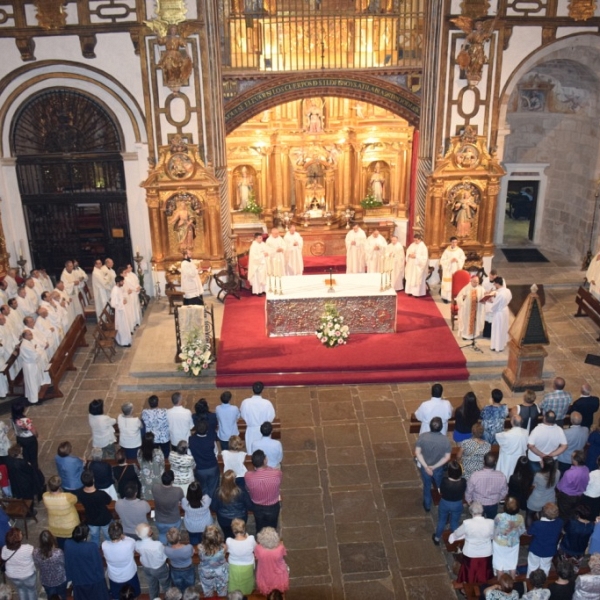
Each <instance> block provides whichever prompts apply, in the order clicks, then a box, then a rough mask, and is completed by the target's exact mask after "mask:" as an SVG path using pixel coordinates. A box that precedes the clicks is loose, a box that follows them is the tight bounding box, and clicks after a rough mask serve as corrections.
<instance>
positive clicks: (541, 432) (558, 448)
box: [527, 410, 568, 472]
mask: <svg viewBox="0 0 600 600" xmlns="http://www.w3.org/2000/svg"><path fill="white" fill-rule="evenodd" d="M567 445H568V444H567V438H566V437H565V432H564V431H563V430H562V428H561V427H559V426H558V425H557V424H556V413H555V412H554V411H553V410H549V411H547V412H546V413H545V414H544V421H543V422H542V423H540V424H539V425H538V426H537V427H536V428H535V429H534V430H533V431H532V432H531V433H530V434H529V439H528V440H527V448H528V449H529V451H528V452H527V456H528V457H529V462H530V464H531V470H532V471H534V472H537V471H539V470H540V469H541V464H540V463H541V460H542V458H543V457H544V456H552V457H553V458H556V457H557V456H558V455H559V454H562V453H563V452H564V451H565V450H566V449H567Z"/></svg>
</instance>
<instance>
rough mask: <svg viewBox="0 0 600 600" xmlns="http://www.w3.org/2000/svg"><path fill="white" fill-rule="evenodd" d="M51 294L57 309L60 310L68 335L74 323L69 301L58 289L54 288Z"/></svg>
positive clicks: (64, 328)
mask: <svg viewBox="0 0 600 600" xmlns="http://www.w3.org/2000/svg"><path fill="white" fill-rule="evenodd" d="M51 296H52V300H53V301H54V305H55V306H56V310H57V311H58V315H59V317H60V323H61V327H62V329H63V332H64V335H67V333H69V328H70V327H71V323H72V321H71V313H70V312H69V304H68V301H67V300H65V299H64V297H63V296H62V295H61V293H60V292H59V291H58V290H53V291H52V294H51Z"/></svg>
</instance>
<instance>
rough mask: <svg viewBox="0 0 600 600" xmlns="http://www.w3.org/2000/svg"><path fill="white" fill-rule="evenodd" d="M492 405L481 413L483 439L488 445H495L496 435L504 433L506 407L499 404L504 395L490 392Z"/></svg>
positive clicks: (497, 391)
mask: <svg viewBox="0 0 600 600" xmlns="http://www.w3.org/2000/svg"><path fill="white" fill-rule="evenodd" d="M491 396H492V403H491V404H488V405H487V406H486V407H484V408H483V409H482V411H481V423H482V424H483V439H484V440H485V441H486V442H489V443H490V444H496V443H497V442H496V434H497V433H500V432H501V431H504V421H505V420H506V417H508V406H507V405H506V404H501V402H502V399H503V397H504V395H503V394H502V390H498V389H494V390H492V394H491Z"/></svg>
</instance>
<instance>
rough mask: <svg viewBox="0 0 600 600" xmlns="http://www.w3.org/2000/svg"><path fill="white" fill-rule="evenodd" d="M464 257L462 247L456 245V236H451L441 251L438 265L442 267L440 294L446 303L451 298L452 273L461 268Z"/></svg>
mask: <svg viewBox="0 0 600 600" xmlns="http://www.w3.org/2000/svg"><path fill="white" fill-rule="evenodd" d="M466 258H467V257H466V256H465V253H464V251H463V249H462V248H461V247H460V246H459V245H458V238H456V237H454V236H453V237H451V238H450V245H449V246H448V247H447V248H446V249H445V250H444V252H442V257H441V258H440V266H441V267H442V287H441V289H440V295H441V296H442V300H443V301H444V302H446V303H448V302H450V301H451V300H452V275H454V273H456V271H460V270H461V269H462V268H463V266H464V264H465V260H466Z"/></svg>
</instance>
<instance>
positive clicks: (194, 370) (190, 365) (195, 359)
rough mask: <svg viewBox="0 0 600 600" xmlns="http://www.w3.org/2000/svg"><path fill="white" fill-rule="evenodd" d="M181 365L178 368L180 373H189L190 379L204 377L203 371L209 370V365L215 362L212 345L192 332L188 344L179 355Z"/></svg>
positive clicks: (198, 334)
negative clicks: (211, 349)
mask: <svg viewBox="0 0 600 600" xmlns="http://www.w3.org/2000/svg"><path fill="white" fill-rule="evenodd" d="M179 358H180V359H181V364H180V365H179V366H178V367H177V370H178V371H183V372H184V373H187V374H188V375H189V376H190V377H191V376H192V375H193V376H194V377H198V376H200V375H202V371H203V369H208V365H210V363H211V362H213V360H214V359H213V357H212V353H211V351H210V344H207V343H206V340H204V338H203V337H202V336H201V335H200V333H199V332H198V331H197V330H195V331H190V333H189V335H188V336H187V339H186V342H185V344H184V345H183V348H182V349H181V352H180V353H179Z"/></svg>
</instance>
